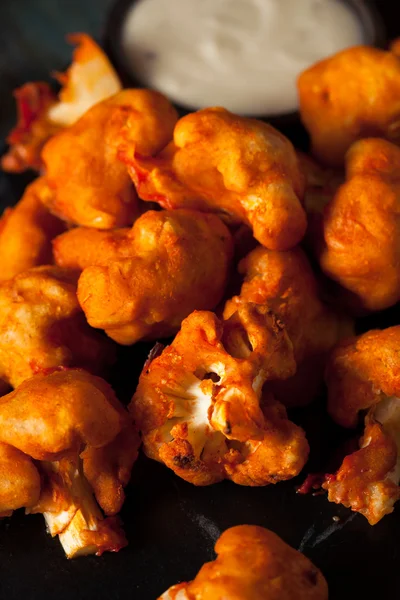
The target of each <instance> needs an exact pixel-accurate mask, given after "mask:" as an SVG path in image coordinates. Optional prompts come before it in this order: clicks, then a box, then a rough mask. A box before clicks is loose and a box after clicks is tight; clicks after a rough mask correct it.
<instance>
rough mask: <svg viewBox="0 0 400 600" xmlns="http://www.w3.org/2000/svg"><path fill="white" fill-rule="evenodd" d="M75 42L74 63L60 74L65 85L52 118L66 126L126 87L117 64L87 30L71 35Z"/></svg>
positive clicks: (53, 107)
mask: <svg viewBox="0 0 400 600" xmlns="http://www.w3.org/2000/svg"><path fill="white" fill-rule="evenodd" d="M67 40H68V42H70V43H71V44H75V45H76V46H77V48H76V49H75V50H74V53H73V59H72V64H71V66H70V67H69V69H68V70H67V71H66V73H59V74H57V79H58V81H59V82H60V83H61V85H62V88H61V91H60V93H59V95H58V102H57V103H56V104H55V105H54V106H51V107H50V108H49V111H48V118H49V119H50V121H51V122H52V123H57V125H60V126H62V127H68V126H69V125H73V123H75V122H76V121H77V120H78V119H79V118H80V117H81V116H82V115H83V114H84V113H85V112H86V111H87V110H89V108H91V107H92V106H94V105H95V104H97V103H98V102H101V101H102V100H105V99H106V98H109V97H110V96H113V95H114V94H116V93H117V92H120V91H121V89H122V85H121V82H120V80H119V78H118V75H117V74H116V72H115V70H114V68H113V66H112V65H111V63H110V61H109V60H108V58H107V56H106V55H105V54H104V52H103V50H102V49H101V48H100V47H99V46H98V45H97V44H96V42H95V41H94V40H93V39H92V38H91V37H90V36H89V35H87V34H85V33H75V34H71V35H68V36H67Z"/></svg>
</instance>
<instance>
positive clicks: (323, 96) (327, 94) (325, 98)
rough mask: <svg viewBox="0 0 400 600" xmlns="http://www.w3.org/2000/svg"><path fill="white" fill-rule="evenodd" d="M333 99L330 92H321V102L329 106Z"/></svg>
mask: <svg viewBox="0 0 400 600" xmlns="http://www.w3.org/2000/svg"><path fill="white" fill-rule="evenodd" d="M330 99H331V94H330V91H329V90H321V100H322V102H325V103H326V104H328V102H329V101H330Z"/></svg>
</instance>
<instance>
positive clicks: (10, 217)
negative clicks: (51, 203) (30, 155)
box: [0, 177, 65, 281]
mask: <svg viewBox="0 0 400 600" xmlns="http://www.w3.org/2000/svg"><path fill="white" fill-rule="evenodd" d="M46 188H47V185H46V181H45V179H44V178H43V177H39V178H38V179H36V181H34V182H33V183H31V185H29V186H28V187H27V188H26V190H25V193H24V195H23V196H22V198H21V200H20V201H19V202H18V204H17V205H16V206H14V207H13V208H6V210H5V211H4V213H3V215H2V217H1V220H0V256H2V257H3V260H2V265H1V270H0V280H2V281H4V280H6V279H11V277H14V275H18V273H21V272H22V271H26V270H27V269H30V268H31V267H36V266H40V265H44V264H49V263H51V262H52V261H53V257H52V247H51V240H52V239H53V238H54V237H55V236H56V235H59V234H60V233H62V232H63V231H64V229H65V227H64V224H63V223H62V221H60V220H59V219H57V217H54V216H53V215H51V214H50V213H49V212H48V210H47V209H46V208H45V207H44V206H43V204H42V201H41V194H42V192H43V190H45V192H46Z"/></svg>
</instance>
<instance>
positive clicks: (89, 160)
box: [42, 89, 177, 229]
mask: <svg viewBox="0 0 400 600" xmlns="http://www.w3.org/2000/svg"><path fill="white" fill-rule="evenodd" d="M176 119H177V116H176V112H175V109H174V108H173V107H172V106H171V104H170V103H169V102H168V100H167V99H166V98H165V97H164V96H163V95H162V94H159V93H158V92H153V91H150V90H144V89H137V90H123V91H121V92H119V93H118V94H116V95H115V96H112V97H111V98H109V99H107V100H104V101H103V102H100V103H98V104H96V105H95V106H93V107H92V108H91V109H89V110H88V111H87V112H86V113H85V114H84V115H83V116H82V117H81V118H80V119H79V120H78V121H77V122H76V123H75V124H74V125H72V126H71V127H68V128H67V129H64V130H63V131H61V132H60V133H59V134H58V135H56V136H54V137H53V138H52V139H50V140H49V141H48V142H47V144H46V145H45V147H44V149H43V153H42V157H43V160H44V163H45V166H46V170H47V179H48V183H49V185H50V187H51V188H52V190H53V192H54V193H53V194H51V195H50V196H49V198H48V200H47V203H48V206H49V208H50V210H51V211H52V212H53V213H54V214H56V215H58V216H59V217H61V218H62V219H64V220H66V221H69V222H71V223H75V224H78V225H84V226H89V227H97V228H98V229H112V228H114V227H123V226H125V225H129V224H131V223H132V222H133V220H134V217H135V216H136V215H137V213H138V207H137V198H136V192H135V190H134V187H133V185H132V182H131V180H130V177H129V175H128V173H127V169H126V166H125V165H124V164H123V163H122V162H121V161H119V160H118V158H117V154H118V148H119V147H120V146H121V144H129V145H130V146H132V147H134V148H136V150H137V152H139V153H140V154H143V155H144V156H150V155H152V154H154V153H157V152H159V151H160V150H161V149H162V148H163V147H164V146H165V145H166V144H167V143H168V142H169V141H170V139H171V137H172V132H173V128H174V125H175V122H176Z"/></svg>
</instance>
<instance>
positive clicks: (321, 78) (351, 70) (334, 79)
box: [298, 46, 400, 166]
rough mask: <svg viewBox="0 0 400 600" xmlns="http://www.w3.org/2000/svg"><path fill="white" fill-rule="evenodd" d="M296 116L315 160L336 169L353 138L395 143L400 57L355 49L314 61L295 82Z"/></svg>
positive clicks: (399, 132)
mask: <svg viewBox="0 0 400 600" xmlns="http://www.w3.org/2000/svg"><path fill="white" fill-rule="evenodd" d="M298 90H299V99H300V113H301V118H302V120H303V123H304V125H305V126H306V128H307V129H308V131H309V133H310V135H311V139H312V147H313V152H314V154H315V156H316V157H317V158H318V159H320V160H321V161H322V162H323V163H326V164H328V165H332V166H339V165H341V164H342V163H343V161H344V157H345V154H346V152H347V150H348V148H349V147H350V146H351V145H352V144H353V142H355V141H356V140H358V139H361V138H366V137H370V136H376V137H382V138H385V139H388V140H390V141H392V142H394V143H396V144H398V143H400V104H399V97H400V56H398V55H396V54H395V53H394V52H392V51H389V52H385V51H383V50H379V49H378V48H371V47H369V46H356V47H353V48H348V49H347V50H343V51H342V52H339V53H338V54H335V55H334V56H332V57H330V58H327V59H326V60H322V61H321V62H318V63H317V64H315V65H314V66H312V67H310V68H309V69H307V70H306V71H304V72H303V73H302V74H301V75H300V77H299V79H298Z"/></svg>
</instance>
